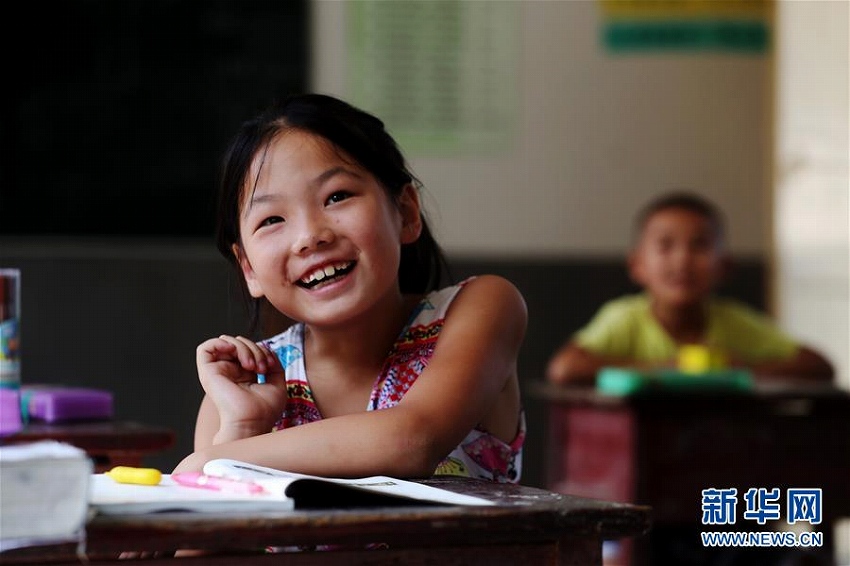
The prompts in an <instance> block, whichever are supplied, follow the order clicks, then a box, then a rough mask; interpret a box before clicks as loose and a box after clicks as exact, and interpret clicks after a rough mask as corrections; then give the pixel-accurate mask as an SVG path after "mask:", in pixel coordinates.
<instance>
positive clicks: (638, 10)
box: [598, 0, 774, 53]
mask: <svg viewBox="0 0 850 566" xmlns="http://www.w3.org/2000/svg"><path fill="white" fill-rule="evenodd" d="M598 5H599V6H600V7H601V14H602V26H601V39H602V43H603V45H605V47H606V48H607V49H608V50H609V51H612V52H646V51H724V52H749V53H762V52H765V51H766V50H768V49H769V48H770V21H771V18H772V14H773V8H774V0H599V2H598Z"/></svg>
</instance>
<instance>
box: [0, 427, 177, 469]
mask: <svg viewBox="0 0 850 566" xmlns="http://www.w3.org/2000/svg"><path fill="white" fill-rule="evenodd" d="M37 440H58V441H60V442H67V443H68V444H71V445H73V446H76V447H78V448H81V449H83V450H85V451H86V453H87V454H88V455H89V456H90V457H91V458H92V460H93V461H94V465H95V471H97V472H105V471H107V470H109V469H110V468H112V467H113V466H141V465H142V460H143V458H144V457H145V456H147V455H150V454H155V453H157V452H161V451H163V450H166V449H168V448H170V447H171V446H172V445H173V444H174V432H173V431H172V430H170V429H167V428H163V427H156V426H150V425H144V424H139V423H134V422H121V421H91V422H76V423H67V424H46V423H35V422H31V423H29V424H27V426H26V427H24V429H23V430H22V431H20V432H18V433H16V434H13V435H11V436H8V437H5V438H3V440H2V443H3V444H20V443H23V442H34V441H37Z"/></svg>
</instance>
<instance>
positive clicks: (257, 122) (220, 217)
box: [216, 94, 448, 331]
mask: <svg viewBox="0 0 850 566" xmlns="http://www.w3.org/2000/svg"><path fill="white" fill-rule="evenodd" d="M287 130H300V131H303V132H308V133H311V134H314V135H317V136H320V137H322V138H324V139H326V140H327V141H329V142H331V143H332V144H333V145H334V146H335V147H336V148H337V149H338V150H341V151H342V152H344V153H345V154H346V155H348V156H350V157H351V158H352V159H354V160H355V161H356V162H357V163H358V164H359V165H360V166H361V167H363V168H364V169H366V170H367V171H369V172H370V173H371V174H372V175H373V176H374V177H375V179H377V180H378V182H379V183H380V184H381V186H382V187H383V188H384V190H385V191H386V192H387V195H388V196H389V198H390V200H391V201H392V202H394V203H397V202H398V199H399V197H400V196H401V193H402V189H403V188H404V186H405V185H407V184H408V183H413V184H414V185H415V187H416V188H417V189H419V188H420V183H419V181H418V179H416V177H414V175H413V174H412V173H411V172H410V169H409V167H408V165H407V162H406V161H405V159H404V156H403V155H402V153H401V151H400V150H399V148H398V145H397V144H396V142H395V140H394V139H393V138H392V136H390V134H389V133H387V131H386V129H385V128H384V123H383V122H382V121H381V120H380V119H378V118H376V117H375V116H373V115H371V114H369V113H367V112H364V111H363V110H360V109H358V108H355V107H354V106H352V105H350V104H348V103H346V102H343V101H342V100H339V99H337V98H334V97H332V96H328V95H324V94H300V95H292V96H289V97H287V98H285V99H283V100H281V101H279V102H277V103H275V104H273V105H272V106H271V107H270V108H268V109H266V110H265V111H263V112H262V113H261V114H259V115H258V116H256V117H255V118H253V119H251V120H248V121H247V122H245V123H243V124H242V126H241V127H240V128H239V130H238V131H237V133H236V135H235V136H234V137H233V139H232V140H231V142H230V144H229V146H228V147H227V149H226V151H225V153H224V158H223V160H222V164H221V171H220V181H219V194H218V214H217V220H216V244H217V246H218V249H219V251H220V252H221V253H222V254H223V255H224V257H225V258H227V259H228V261H230V262H231V264H232V265H233V266H234V267H235V268H236V270H237V272H238V273H239V281H240V282H241V287H242V292H243V295H244V296H245V298H246V300H247V302H248V308H249V313H248V314H249V317H250V326H251V329H252V331H253V330H256V327H257V324H258V321H259V311H260V301H258V300H256V299H253V298H252V297H251V296H250V294H249V293H248V289H247V286H246V284H245V280H244V278H243V277H242V274H241V270H240V268H239V263H238V260H237V258H236V256H235V255H234V253H233V244H239V243H240V237H239V205H240V203H241V202H242V196H243V191H245V190H249V187H252V186H253V179H249V174H250V171H251V162H252V161H253V160H254V157H255V156H256V155H257V154H259V153H260V152H262V151H264V150H265V149H266V148H267V146H268V144H269V143H270V142H271V141H272V140H273V139H274V138H275V137H276V136H277V135H278V134H280V133H281V132H285V131H287ZM421 216H422V218H421V219H422V232H421V234H420V236H419V238H418V239H417V240H416V241H415V242H413V243H411V244H405V245H403V246H402V248H401V262H400V264H399V267H398V279H399V286H400V288H401V292H402V293H427V292H429V291H432V290H434V289H436V288H437V286H438V285H440V284H441V283H442V281H443V277H444V276H445V275H446V274H447V271H448V270H447V263H446V259H445V256H444V255H443V252H442V250H441V249H440V246H439V245H438V244H437V242H436V240H435V239H434V237H433V235H432V233H431V230H430V228H429V227H428V223H427V222H426V221H425V217H424V214H421Z"/></svg>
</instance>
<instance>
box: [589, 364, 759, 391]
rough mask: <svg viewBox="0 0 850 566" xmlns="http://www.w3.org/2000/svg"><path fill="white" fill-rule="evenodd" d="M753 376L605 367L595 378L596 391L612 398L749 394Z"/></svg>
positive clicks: (736, 372)
mask: <svg viewBox="0 0 850 566" xmlns="http://www.w3.org/2000/svg"><path fill="white" fill-rule="evenodd" d="M752 388H753V376H752V374H751V373H750V372H749V371H747V370H742V369H725V370H711V371H705V372H701V373H685V372H681V371H677V370H672V369H671V370H666V369H665V370H657V371H652V372H641V371H636V370H630V369H626V368H617V367H607V368H602V369H601V370H599V373H598V374H597V376H596V389H597V390H598V391H600V392H602V393H608V394H611V395H630V394H632V393H637V392H639V391H645V390H648V389H658V390H667V391H703V390H708V391H723V390H727V391H728V390H734V391H749V390H751V389H752Z"/></svg>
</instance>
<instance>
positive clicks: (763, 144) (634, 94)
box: [313, 1, 772, 257]
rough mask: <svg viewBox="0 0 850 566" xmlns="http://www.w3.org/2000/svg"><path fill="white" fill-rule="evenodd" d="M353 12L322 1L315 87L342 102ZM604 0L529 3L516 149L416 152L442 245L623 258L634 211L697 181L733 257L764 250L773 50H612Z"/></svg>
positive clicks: (317, 10)
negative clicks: (604, 39) (602, 29)
mask: <svg viewBox="0 0 850 566" xmlns="http://www.w3.org/2000/svg"><path fill="white" fill-rule="evenodd" d="M350 4H351V3H346V2H333V1H316V2H314V4H313V10H314V26H315V28H314V33H313V37H314V46H313V56H314V66H313V71H314V77H313V87H314V88H315V89H316V90H319V91H323V92H328V93H331V94H337V95H339V96H342V97H344V98H345V97H347V95H348V94H349V91H350V85H349V84H348V83H347V80H348V79H347V77H348V74H347V73H348V72H349V71H350V70H351V69H349V68H348V65H349V64H350V61H349V58H348V43H347V41H348V40H349V38H348V36H347V33H349V32H350V30H351V26H350V25H349V23H350V22H348V21H347V19H346V16H347V12H346V10H347V9H349V8H350ZM598 6H599V5H598V3H597V2H593V1H559V2H543V1H529V2H522V3H521V9H520V10H519V11H518V12H519V15H520V17H519V18H518V20H517V21H516V23H515V33H516V34H517V35H518V39H519V40H518V41H517V45H518V46H519V50H520V53H519V57H520V65H519V71H518V73H519V76H518V77H517V80H518V81H519V84H518V88H519V92H518V94H519V96H518V101H519V102H518V104H519V107H518V108H517V116H518V117H519V124H518V126H519V127H518V132H517V135H516V136H515V142H514V144H513V145H512V146H511V147H510V148H509V149H508V150H507V151H504V152H496V153H493V154H491V155H485V156H474V155H462V154H461V155H457V156H450V157H433V156H426V155H417V154H410V153H408V157H409V158H410V160H411V162H412V164H413V167H414V169H415V171H416V173H417V175H418V176H419V177H420V178H421V180H422V181H423V182H424V184H425V186H426V189H427V191H428V195H429V196H431V197H433V198H432V199H430V200H428V201H427V204H428V206H429V208H430V210H431V212H432V217H433V219H434V220H435V226H436V231H437V234H438V237H439V238H440V240H441V242H442V243H443V245H444V246H445V247H446V249H447V250H448V251H449V252H452V253H455V254H463V255H479V256H480V255H491V256H492V255H500V256H505V255H515V256H517V255H521V256H523V257H527V256H529V255H547V256H563V255H615V254H621V253H622V252H623V251H624V250H625V247H626V245H627V242H628V238H629V227H630V223H631V220H632V216H633V215H634V212H635V211H636V209H637V208H638V207H640V206H641V205H642V204H643V203H644V202H645V201H646V200H648V199H649V198H650V196H652V195H653V194H654V193H656V192H660V191H663V190H665V189H667V188H669V187H672V186H686V187H692V188H694V189H697V190H700V191H703V192H705V193H706V194H707V195H709V196H710V197H712V198H713V199H714V200H715V201H716V202H717V203H718V204H719V205H720V206H721V207H722V208H723V209H724V210H725V211H726V213H727V214H728V217H729V231H730V240H731V245H732V248H733V251H735V252H736V253H738V254H741V255H760V254H762V253H764V252H766V251H767V249H768V248H769V242H770V237H769V223H768V222H767V221H766V218H767V216H768V215H769V214H770V211H769V210H768V209H767V208H766V207H765V202H766V198H767V197H766V195H767V194H768V188H769V187H768V183H769V177H770V168H769V164H770V158H771V144H770V143H769V135H770V129H769V121H770V105H769V104H768V102H769V101H770V92H771V86H770V80H771V76H770V70H771V68H772V61H771V56H770V55H765V54H755V55H746V54H722V53H710V52H706V53H672V52H671V53H661V54H658V53H653V54H650V55H638V54H625V55H617V56H614V55H610V54H608V53H607V52H606V51H605V49H604V47H603V46H602V45H601V42H600V39H599V26H600V23H601V20H600V14H599V13H598V9H599V8H598ZM509 87H510V85H506V86H505V88H509ZM388 126H389V127H390V129H392V124H391V123H389V124H388ZM402 149H404V148H402Z"/></svg>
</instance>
